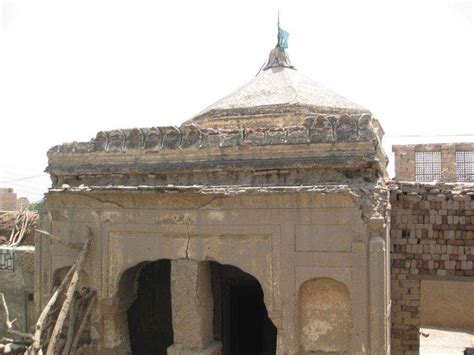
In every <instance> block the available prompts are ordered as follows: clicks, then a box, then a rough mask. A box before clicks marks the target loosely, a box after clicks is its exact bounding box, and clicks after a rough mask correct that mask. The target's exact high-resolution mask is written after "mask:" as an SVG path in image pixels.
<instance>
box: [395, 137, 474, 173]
mask: <svg viewBox="0 0 474 355" xmlns="http://www.w3.org/2000/svg"><path fill="white" fill-rule="evenodd" d="M392 151H393V152H394V154H395V179H396V180H398V181H415V173H416V171H415V153H416V152H441V170H442V181H446V182H448V181H451V182H455V181H456V151H474V143H446V144H411V145H394V146H393V147H392Z"/></svg>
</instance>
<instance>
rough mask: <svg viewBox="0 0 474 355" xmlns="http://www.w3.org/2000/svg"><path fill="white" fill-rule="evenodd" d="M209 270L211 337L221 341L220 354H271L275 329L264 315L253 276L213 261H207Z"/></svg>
mask: <svg viewBox="0 0 474 355" xmlns="http://www.w3.org/2000/svg"><path fill="white" fill-rule="evenodd" d="M211 273H212V276H211V280H212V294H213V299H214V338H215V339H217V340H220V341H221V342H222V345H223V349H222V354H223V355H238V354H246V355H253V354H255V355H257V354H258V355H270V354H275V352H276V337H277V329H276V327H275V326H274V325H273V323H272V321H271V320H270V318H269V317H268V312H267V309H266V307H265V303H264V299H263V291H262V287H261V285H260V283H259V282H258V281H257V279H256V278H255V277H253V276H252V275H250V274H247V273H245V272H243V271H242V270H240V269H239V268H237V267H234V266H231V265H221V264H219V263H216V262H211Z"/></svg>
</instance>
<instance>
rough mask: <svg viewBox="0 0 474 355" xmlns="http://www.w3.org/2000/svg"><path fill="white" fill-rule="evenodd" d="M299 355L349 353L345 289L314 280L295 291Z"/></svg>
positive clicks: (348, 310) (349, 319) (349, 323)
mask: <svg viewBox="0 0 474 355" xmlns="http://www.w3.org/2000/svg"><path fill="white" fill-rule="evenodd" d="M299 319H300V344H301V350H302V353H304V354H308V353H313V352H336V353H346V352H350V350H351V328H352V315H351V300H350V293H349V290H348V288H347V287H346V285H344V284H343V283H341V282H339V281H335V280H333V279H330V278H315V279H312V280H309V281H306V282H305V283H303V284H302V285H301V287H300V290H299Z"/></svg>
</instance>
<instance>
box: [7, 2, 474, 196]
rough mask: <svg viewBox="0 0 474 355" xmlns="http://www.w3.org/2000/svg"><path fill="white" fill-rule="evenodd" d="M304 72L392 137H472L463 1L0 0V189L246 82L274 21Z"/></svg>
mask: <svg viewBox="0 0 474 355" xmlns="http://www.w3.org/2000/svg"><path fill="white" fill-rule="evenodd" d="M278 9H280V18H281V26H282V27H283V28H284V29H285V30H286V31H288V32H289V33H290V38H289V49H288V52H289V55H290V57H291V60H292V63H293V64H294V65H295V67H296V68H297V70H299V71H300V72H301V73H303V74H304V75H306V76H308V77H309V78H311V79H313V80H315V81H317V82H319V83H321V84H322V85H324V86H326V87H328V88H330V89H332V90H333V91H335V92H337V93H339V94H341V95H343V96H345V97H347V98H349V99H350V100H351V101H353V102H356V103H358V104H359V105H361V106H364V107H366V108H368V109H369V110H371V111H372V113H373V114H374V115H375V117H376V118H377V119H378V120H379V121H380V122H381V124H382V126H383V128H384V131H385V134H386V135H385V137H384V140H383V146H384V149H385V150H386V152H387V154H388V155H389V158H390V160H391V163H390V165H389V167H388V169H389V173H390V175H392V176H393V155H392V152H391V146H392V144H413V143H425V142H432V143H435V142H457V141H462V142H474V112H473V111H474V110H473V103H474V90H473V89H474V87H473V86H474V84H473V83H474V80H473V79H474V73H473V72H474V70H473V63H474V55H473V52H474V45H473V43H474V34H473V26H472V13H473V7H472V2H471V1H455V0H449V1H447V0H445V1H441V0H440V1H437V0H430V1H422V0H410V1H403V0H402V1H400V0H398V1H385V0H377V1H354V0H353V1H342V0H318V1H296V0H293V1H276V0H274V1H243V0H240V1H203V0H200V1H183V0H181V1H166V2H165V1H163V2H162V1H142V0H134V1H120V0H116V1H101V0H92V1H89V0H82V1H69V0H60V1H48V0H34V1H26V0H24V1H23V0H0V187H13V188H14V189H15V191H16V192H17V193H18V195H19V196H26V197H28V198H29V199H30V200H31V201H37V200H39V199H41V198H42V195H43V193H44V192H46V190H47V188H48V186H50V180H49V176H48V175H47V174H45V173H44V169H45V168H46V166H47V157H46V152H47V150H48V149H49V148H50V147H52V146H54V145H57V144H61V143H64V142H72V141H89V140H90V139H91V138H93V137H94V136H95V135H96V133H97V132H98V131H102V130H111V129H115V128H131V127H151V126H164V125H179V124H181V123H182V122H183V121H185V120H187V119H189V118H191V117H192V116H194V115H195V114H196V113H198V112H200V111H201V110H202V109H204V108H205V107H207V106H209V105H210V104H212V103H213V102H215V101H217V100H218V99H220V98H222V97H224V96H226V95H228V94H229V93H230V92H232V91H233V90H235V89H236V88H238V87H239V86H241V85H243V84H244V83H246V82H247V81H249V80H251V79H252V78H253V77H255V75H256V73H257V72H258V70H259V69H260V67H261V66H262V64H263V63H264V61H265V60H266V58H267V56H268V53H269V51H270V50H271V49H272V48H273V47H274V46H275V42H276V19H277V11H278Z"/></svg>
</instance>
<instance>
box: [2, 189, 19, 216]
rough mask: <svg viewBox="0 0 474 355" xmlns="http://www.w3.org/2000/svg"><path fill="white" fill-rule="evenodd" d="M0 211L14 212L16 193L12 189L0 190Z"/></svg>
mask: <svg viewBox="0 0 474 355" xmlns="http://www.w3.org/2000/svg"><path fill="white" fill-rule="evenodd" d="M0 211H16V193H14V192H13V189H8V188H0Z"/></svg>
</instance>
